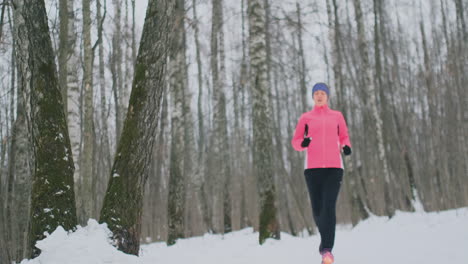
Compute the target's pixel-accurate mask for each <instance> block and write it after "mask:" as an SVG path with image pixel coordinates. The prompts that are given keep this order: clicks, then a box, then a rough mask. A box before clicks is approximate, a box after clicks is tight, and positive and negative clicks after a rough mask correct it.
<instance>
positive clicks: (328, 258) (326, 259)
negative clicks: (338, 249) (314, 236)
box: [322, 251, 335, 264]
mask: <svg viewBox="0 0 468 264" xmlns="http://www.w3.org/2000/svg"><path fill="white" fill-rule="evenodd" d="M333 261H335V259H334V258H333V254H332V253H331V252H330V251H324V252H323V253H322V264H332V263H333Z"/></svg>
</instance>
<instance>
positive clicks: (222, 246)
mask: <svg viewBox="0 0 468 264" xmlns="http://www.w3.org/2000/svg"><path fill="white" fill-rule="evenodd" d="M106 232H107V230H106V229H105V228H104V227H103V226H102V225H98V224H97V223H95V222H90V224H89V225H88V226H87V227H85V228H82V229H80V230H79V231H77V232H75V233H73V234H71V235H66V234H65V232H57V231H56V232H54V233H53V235H51V236H50V237H49V238H48V239H46V240H45V241H43V245H42V247H43V248H44V252H43V255H41V256H39V258H37V259H34V260H32V261H26V260H25V261H23V262H22V263H23V264H26V263H28V264H33V263H34V264H36V263H47V264H54V263H61V264H64V263H74V264H81V263H83V264H85V263H86V264H88V263H96V264H98V263H99V264H101V263H121V264H130V263H132V264H133V263H141V264H150V263H151V264H159V263H168V264H169V263H170V264H197V263H199V264H212V263H213V264H214V263H216V264H220V263H222V264H234V263H235V264H250V263H252V264H259V263H262V264H263V263H265V264H285V263H288V264H289V263H294V264H306V263H307V264H310V263H316V264H319V263H320V256H319V254H318V252H317V246H318V244H319V238H318V236H315V235H314V236H310V237H292V236H290V235H288V234H284V233H283V234H282V238H281V240H279V241H275V240H269V241H267V243H266V244H265V245H263V246H259V245H258V243H257V235H258V234H255V233H253V232H252V229H244V230H241V231H237V232H234V233H230V234H227V235H225V236H224V237H223V236H221V235H205V236H203V237H196V238H190V239H183V240H179V241H178V243H177V244H176V245H174V246H171V247H167V246H166V245H165V243H153V244H150V245H145V246H142V249H141V250H142V251H141V254H140V257H135V256H129V255H125V254H123V253H121V252H118V251H116V250H115V249H114V248H113V247H111V246H110V245H109V244H108V243H107V242H106V238H105V235H106ZM334 254H335V263H336V264H341V263H343V264H344V263H346V264H376V263H378V264H395V263H398V264H405V263H408V264H409V263H423V264H441V263H457V264H461V263H468V208H462V209H458V210H450V211H445V212H440V213H402V212H397V214H396V216H395V217H394V218H392V219H391V220H389V219H388V218H386V217H371V218H370V219H368V220H366V221H363V222H361V223H360V224H359V225H358V226H356V227H355V228H353V229H350V228H349V227H339V228H338V230H337V234H336V242H335V249H334ZM39 260H40V261H41V262H39Z"/></svg>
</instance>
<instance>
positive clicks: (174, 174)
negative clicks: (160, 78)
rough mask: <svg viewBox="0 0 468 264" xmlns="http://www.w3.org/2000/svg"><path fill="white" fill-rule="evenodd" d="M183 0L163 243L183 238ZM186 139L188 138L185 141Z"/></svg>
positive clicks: (174, 59) (173, 70)
mask: <svg viewBox="0 0 468 264" xmlns="http://www.w3.org/2000/svg"><path fill="white" fill-rule="evenodd" d="M184 3H185V1H184V0H176V5H175V11H174V15H175V16H176V24H175V25H176V26H175V28H174V30H175V32H174V35H175V37H174V38H173V42H172V49H171V52H170V56H169V60H170V67H169V69H170V74H169V85H170V86H169V87H170V92H171V93H172V94H171V97H172V99H173V102H172V103H173V106H172V107H173V111H172V120H171V154H170V165H169V186H168V188H169V198H168V211H167V213H168V239H167V244H168V245H173V244H175V242H176V240H177V239H178V238H182V237H184V213H185V202H186V201H185V193H186V191H187V189H186V182H187V175H184V173H185V166H186V165H187V164H185V159H184V152H185V151H186V145H187V144H186V140H185V138H184V130H185V129H184V128H185V125H186V124H185V120H184V105H185V95H184V93H185V92H186V91H185V89H186V78H187V76H186V68H185V67H186V65H185V64H186V62H185V61H186V58H185V26H184V25H185V23H184V16H185V10H184ZM187 142H188V141H187Z"/></svg>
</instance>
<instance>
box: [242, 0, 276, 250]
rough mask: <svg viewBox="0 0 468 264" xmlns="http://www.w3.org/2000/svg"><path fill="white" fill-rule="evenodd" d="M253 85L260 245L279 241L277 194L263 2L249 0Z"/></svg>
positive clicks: (254, 154)
mask: <svg viewBox="0 0 468 264" xmlns="http://www.w3.org/2000/svg"><path fill="white" fill-rule="evenodd" d="M248 4H249V7H248V17H249V51H250V65H251V71H250V82H251V87H252V92H253V94H252V96H253V98H252V99H253V109H252V126H253V163H254V168H255V169H254V175H256V176H257V180H258V189H259V194H260V228H259V231H260V233H259V242H260V244H263V243H264V242H265V240H266V239H267V238H276V239H279V237H280V234H279V230H280V227H279V224H278V220H277V215H276V214H277V210H276V204H275V203H276V201H275V200H276V199H275V196H276V193H275V186H274V180H273V175H274V174H273V171H272V170H273V156H272V155H273V150H272V147H271V146H272V139H271V137H270V131H271V124H270V123H271V120H270V114H269V108H268V106H269V101H270V98H269V97H268V80H267V68H266V67H267V65H266V58H265V56H266V46H265V13H264V8H263V7H264V5H263V3H262V1H261V0H249V1H248Z"/></svg>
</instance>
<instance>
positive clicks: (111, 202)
mask: <svg viewBox="0 0 468 264" xmlns="http://www.w3.org/2000/svg"><path fill="white" fill-rule="evenodd" d="M174 6H175V3H174V1H170V0H157V1H150V2H149V5H148V9H147V13H146V18H145V24H144V27H143V33H142V38H141V43H140V49H139V53H138V56H137V60H136V64H135V75H134V80H133V87H132V92H131V95H130V103H129V111H128V114H127V118H126V120H125V125H124V129H123V131H122V136H121V140H120V141H119V144H118V147H117V154H116V156H115V160H114V165H113V168H112V171H111V177H110V180H109V185H108V189H107V192H106V196H105V198H104V205H103V208H102V210H101V217H100V221H101V222H106V223H107V224H108V226H109V228H110V230H111V231H112V232H113V234H114V235H113V238H114V241H115V243H116V245H117V247H118V248H119V250H122V251H123V252H125V253H129V254H134V255H137V254H138V251H139V249H140V232H141V215H142V205H143V191H144V189H145V188H144V187H145V182H146V179H147V177H148V172H149V167H150V163H151V157H152V151H153V142H154V139H155V134H156V126H157V123H158V122H157V121H156V120H158V114H159V109H160V104H161V98H162V95H163V89H164V81H165V79H164V74H165V68H166V58H167V57H166V56H167V50H168V49H169V47H170V44H171V43H172V42H171V40H170V37H171V34H170V32H172V30H173V27H172V24H173V21H172V19H173V16H174V14H173V12H174ZM147 120H152V122H147Z"/></svg>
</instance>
